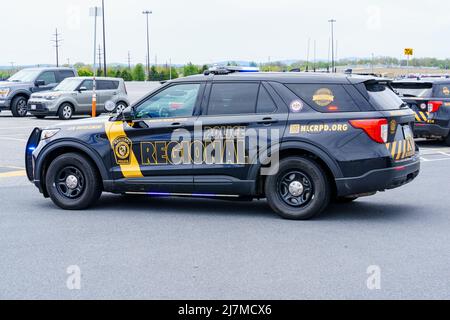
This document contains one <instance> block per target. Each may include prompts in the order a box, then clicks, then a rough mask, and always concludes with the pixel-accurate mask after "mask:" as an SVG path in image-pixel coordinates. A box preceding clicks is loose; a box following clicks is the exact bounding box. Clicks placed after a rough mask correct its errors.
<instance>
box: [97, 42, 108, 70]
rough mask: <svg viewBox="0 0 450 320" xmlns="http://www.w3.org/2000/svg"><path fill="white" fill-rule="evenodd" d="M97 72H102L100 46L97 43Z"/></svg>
mask: <svg viewBox="0 0 450 320" xmlns="http://www.w3.org/2000/svg"><path fill="white" fill-rule="evenodd" d="M97 54H98V71H99V72H98V73H99V74H101V73H102V71H103V70H102V47H101V46H100V45H98V53H97ZM103 76H104V77H106V73H104V74H103Z"/></svg>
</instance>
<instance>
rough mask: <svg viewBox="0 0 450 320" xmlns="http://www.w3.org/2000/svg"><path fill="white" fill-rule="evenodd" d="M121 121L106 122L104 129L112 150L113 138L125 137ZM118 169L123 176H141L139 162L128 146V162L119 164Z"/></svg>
mask: <svg viewBox="0 0 450 320" xmlns="http://www.w3.org/2000/svg"><path fill="white" fill-rule="evenodd" d="M123 126H124V122H123V121H114V122H106V124H105V131H106V135H107V137H108V140H109V143H110V145H111V149H112V150H114V144H113V142H114V140H115V139H117V138H119V137H126V136H127V134H126V133H125V129H124V128H123ZM119 166H120V170H121V171H122V174H123V176H124V177H125V178H140V177H143V175H142V172H141V168H140V166H139V162H138V161H137V158H136V156H135V154H134V152H133V148H131V147H130V162H129V163H128V164H119Z"/></svg>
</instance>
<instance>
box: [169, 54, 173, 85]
mask: <svg viewBox="0 0 450 320" xmlns="http://www.w3.org/2000/svg"><path fill="white" fill-rule="evenodd" d="M169 80H172V58H170V59H169Z"/></svg>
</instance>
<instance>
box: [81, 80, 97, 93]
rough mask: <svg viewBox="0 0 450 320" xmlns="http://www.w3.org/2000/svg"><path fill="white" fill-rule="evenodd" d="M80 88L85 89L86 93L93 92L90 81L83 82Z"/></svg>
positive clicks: (92, 83)
mask: <svg viewBox="0 0 450 320" xmlns="http://www.w3.org/2000/svg"><path fill="white" fill-rule="evenodd" d="M80 87H85V88H86V90H87V91H92V90H94V82H93V81H92V80H84V81H83V83H82V84H81V85H80Z"/></svg>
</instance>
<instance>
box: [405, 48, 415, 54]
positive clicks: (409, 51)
mask: <svg viewBox="0 0 450 320" xmlns="http://www.w3.org/2000/svg"><path fill="white" fill-rule="evenodd" d="M413 54H414V49H412V48H406V49H405V56H412V55H413Z"/></svg>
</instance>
